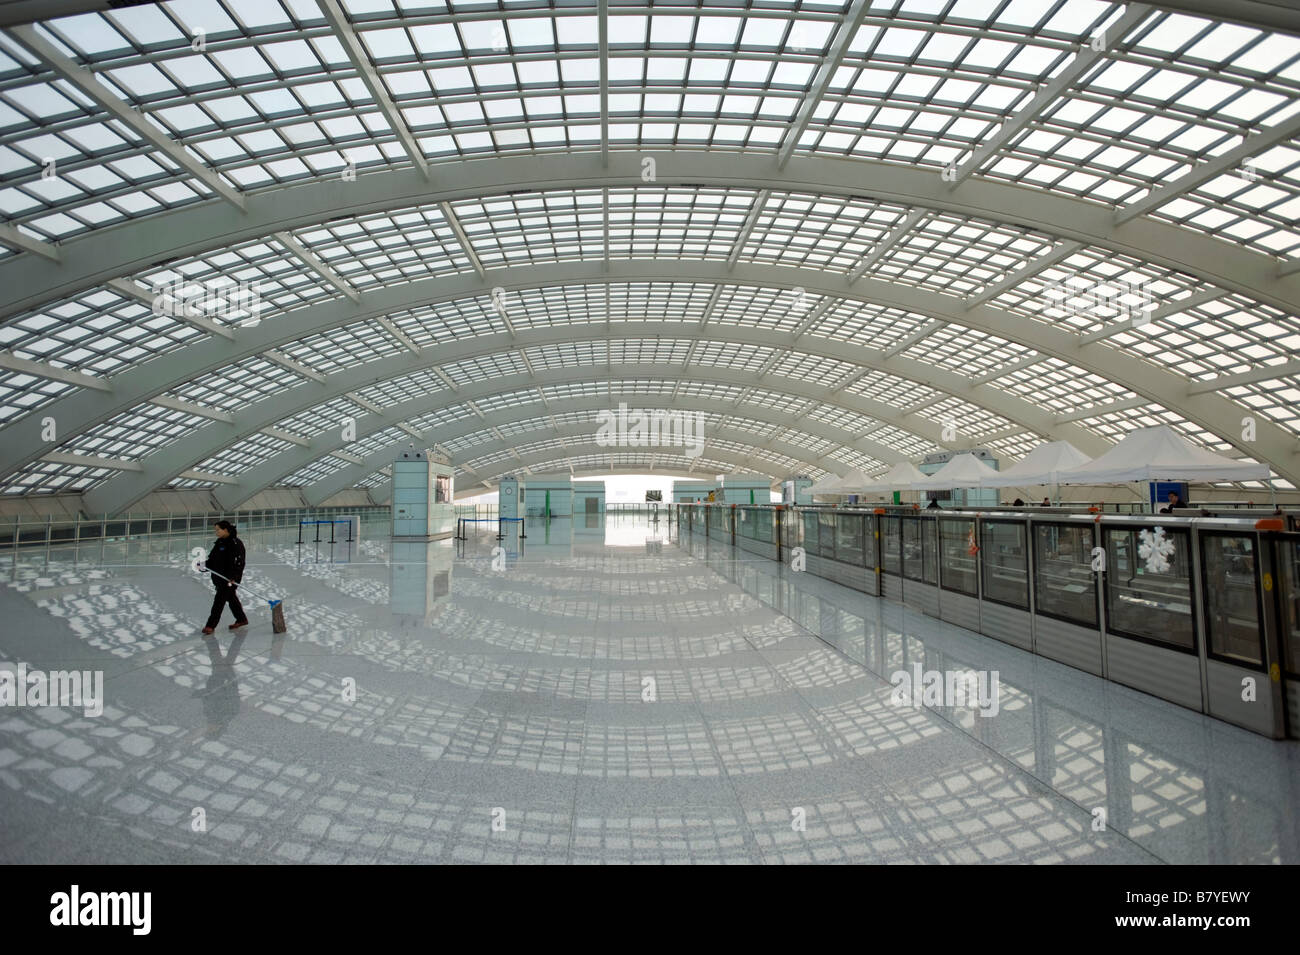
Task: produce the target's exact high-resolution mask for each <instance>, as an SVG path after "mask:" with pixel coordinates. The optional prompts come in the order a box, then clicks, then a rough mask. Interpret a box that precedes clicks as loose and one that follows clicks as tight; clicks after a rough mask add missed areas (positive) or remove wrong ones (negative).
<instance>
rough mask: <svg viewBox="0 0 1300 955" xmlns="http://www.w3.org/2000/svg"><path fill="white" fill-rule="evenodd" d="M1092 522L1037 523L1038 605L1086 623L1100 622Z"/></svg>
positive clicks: (1041, 609) (1052, 614)
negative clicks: (1094, 571)
mask: <svg viewBox="0 0 1300 955" xmlns="http://www.w3.org/2000/svg"><path fill="white" fill-rule="evenodd" d="M1092 548H1093V543H1092V525H1091V524H1083V525H1079V524H1035V525H1034V609H1035V612H1036V613H1041V614H1046V615H1047V616H1049V617H1061V618H1063V619H1065V620H1068V621H1070V622H1071V623H1077V624H1082V625H1083V626H1086V627H1096V626H1097V581H1096V577H1095V576H1094V575H1093V571H1092Z"/></svg>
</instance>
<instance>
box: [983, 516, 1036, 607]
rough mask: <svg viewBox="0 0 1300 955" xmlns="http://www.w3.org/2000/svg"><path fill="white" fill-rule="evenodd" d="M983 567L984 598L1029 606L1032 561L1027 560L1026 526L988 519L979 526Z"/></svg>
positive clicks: (1016, 605)
mask: <svg viewBox="0 0 1300 955" xmlns="http://www.w3.org/2000/svg"><path fill="white" fill-rule="evenodd" d="M980 548H981V553H980V557H981V558H983V559H982V560H981V562H980V566H981V567H983V569H984V599H985V600H992V601H993V602H994V603H1000V604H1007V605H1008V606H1011V607H1019V608H1020V609H1021V610H1028V609H1029V573H1028V568H1029V563H1028V561H1027V560H1026V559H1025V525H1024V524H1023V523H1021V522H1020V521H985V522H983V523H982V524H981V525H980Z"/></svg>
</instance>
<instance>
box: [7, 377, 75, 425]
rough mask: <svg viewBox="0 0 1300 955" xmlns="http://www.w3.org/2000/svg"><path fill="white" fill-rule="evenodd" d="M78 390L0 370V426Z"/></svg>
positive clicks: (56, 382)
mask: <svg viewBox="0 0 1300 955" xmlns="http://www.w3.org/2000/svg"><path fill="white" fill-rule="evenodd" d="M76 390H77V386H76V385H70V384H65V383H64V382H61V381H51V380H49V379H46V378H37V377H35V376H33V375H29V374H27V373H26V372H21V371H8V370H6V369H3V368H0V425H6V424H8V423H9V422H11V421H14V420H16V419H17V418H21V417H22V416H23V415H26V414H29V413H31V412H33V411H35V410H37V409H38V408H43V407H45V406H46V405H48V404H49V403H50V402H52V401H55V400H57V399H58V398H61V397H64V396H66V395H68V394H70V393H72V392H73V391H76Z"/></svg>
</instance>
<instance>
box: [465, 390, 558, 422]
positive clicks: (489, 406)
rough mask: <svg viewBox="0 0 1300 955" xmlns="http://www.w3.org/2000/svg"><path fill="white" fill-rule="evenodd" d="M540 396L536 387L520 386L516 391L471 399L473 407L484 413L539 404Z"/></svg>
mask: <svg viewBox="0 0 1300 955" xmlns="http://www.w3.org/2000/svg"><path fill="white" fill-rule="evenodd" d="M540 402H541V398H539V397H538V395H537V389H536V388H532V387H529V388H521V389H519V390H518V391H507V392H496V393H494V394H490V395H484V396H482V397H480V398H475V399H474V400H473V404H474V407H476V408H478V409H479V411H482V412H483V413H484V414H486V415H492V414H494V413H496V412H509V413H513V412H514V411H516V410H517V409H518V408H521V407H525V406H528V405H534V404H539V403H540Z"/></svg>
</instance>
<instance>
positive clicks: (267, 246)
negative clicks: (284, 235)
mask: <svg viewBox="0 0 1300 955" xmlns="http://www.w3.org/2000/svg"><path fill="white" fill-rule="evenodd" d="M133 278H134V279H135V281H136V283H137V284H138V285H140V286H142V287H143V288H144V289H145V290H147V291H148V292H151V293H153V294H154V295H155V297H157V296H159V295H164V296H167V298H165V299H164V300H163V302H162V304H166V302H167V301H168V300H169V299H175V297H176V295H175V293H176V292H177V291H178V290H179V293H180V296H181V300H182V302H185V303H188V304H190V305H193V306H194V307H195V308H197V309H198V310H199V312H200V313H201V314H203V315H204V316H205V317H208V318H210V319H211V320H212V321H216V322H217V323H218V324H240V323H242V322H244V321H247V320H249V319H250V318H252V317H253V315H254V313H256V315H257V316H258V317H260V318H267V317H269V316H272V315H274V314H275V313H277V312H283V311H288V310H290V309H294V308H300V307H302V306H304V305H311V304H318V303H320V302H324V301H328V300H330V299H333V298H337V297H338V295H339V293H338V290H337V289H335V288H334V286H332V285H330V284H329V283H328V282H327V281H326V280H325V279H324V278H323V277H322V276H321V275H320V274H319V273H317V272H316V271H315V269H313V268H311V267H310V266H309V265H307V263H305V262H303V261H302V260H301V259H299V258H298V256H297V255H296V254H295V253H294V252H292V251H290V250H289V249H288V248H286V247H285V246H283V245H282V244H281V243H280V242H279V241H278V240H277V239H275V238H273V237H270V236H267V237H264V238H259V239H254V240H251V241H248V242H241V243H239V244H238V245H234V246H229V247H226V248H224V249H220V250H217V251H213V252H206V253H203V254H202V255H198V256H192V257H187V258H179V259H173V260H171V261H169V262H166V263H164V264H162V265H157V266H153V267H151V268H148V269H145V270H144V271H142V272H139V273H137V274H136V275H134V276H133ZM241 283H243V284H242V286H241ZM227 316H228V317H227Z"/></svg>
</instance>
